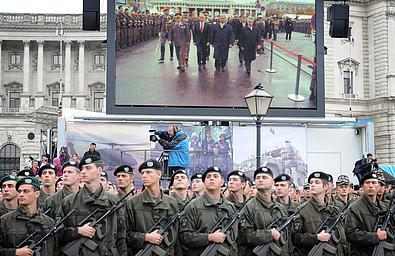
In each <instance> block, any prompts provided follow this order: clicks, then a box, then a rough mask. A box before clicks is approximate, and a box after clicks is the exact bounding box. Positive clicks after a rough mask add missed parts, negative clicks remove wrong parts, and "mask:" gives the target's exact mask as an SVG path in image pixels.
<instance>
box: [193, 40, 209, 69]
mask: <svg viewBox="0 0 395 256" xmlns="http://www.w3.org/2000/svg"><path fill="white" fill-rule="evenodd" d="M196 51H197V62H198V65H199V66H200V65H206V59H207V45H206V44H205V43H201V44H199V45H196Z"/></svg>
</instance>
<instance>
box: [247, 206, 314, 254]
mask: <svg viewBox="0 0 395 256" xmlns="http://www.w3.org/2000/svg"><path fill="white" fill-rule="evenodd" d="M307 203H308V202H305V203H303V204H301V205H299V206H298V207H297V208H296V209H295V212H294V213H292V214H291V215H290V216H289V217H287V218H286V219H283V218H278V219H277V220H275V221H273V223H271V224H270V225H269V226H268V227H267V228H266V229H267V230H271V229H272V228H275V229H276V230H277V231H278V232H282V231H283V230H284V229H285V228H286V227H288V225H289V224H291V223H292V222H293V221H294V220H295V219H296V218H297V215H298V214H299V212H300V210H302V209H303V208H304V207H305V206H306V205H307ZM281 250H282V249H281V248H280V247H278V246H277V245H276V244H275V243H274V242H269V243H267V244H263V245H259V246H256V247H255V248H254V249H253V250H252V252H253V253H255V255H257V256H264V255H266V254H267V253H268V252H269V251H272V252H273V253H274V254H276V255H280V254H281Z"/></svg>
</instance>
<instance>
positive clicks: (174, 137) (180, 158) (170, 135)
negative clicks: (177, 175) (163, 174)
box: [158, 126, 189, 175]
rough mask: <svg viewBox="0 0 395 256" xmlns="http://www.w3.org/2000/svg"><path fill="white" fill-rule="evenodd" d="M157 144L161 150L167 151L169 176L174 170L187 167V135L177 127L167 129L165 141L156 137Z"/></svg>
mask: <svg viewBox="0 0 395 256" xmlns="http://www.w3.org/2000/svg"><path fill="white" fill-rule="evenodd" d="M158 142H159V144H160V145H162V147H163V149H164V150H166V151H169V174H170V175H172V174H173V172H174V171H175V170H179V169H183V170H185V169H187V168H188V167H189V143H188V140H187V135H186V134H185V133H184V132H183V131H181V130H179V129H178V127H177V126H169V127H168V128H167V139H165V138H162V136H159V137H158Z"/></svg>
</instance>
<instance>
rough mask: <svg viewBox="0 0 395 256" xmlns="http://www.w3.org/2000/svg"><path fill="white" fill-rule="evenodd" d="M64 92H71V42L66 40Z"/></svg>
mask: <svg viewBox="0 0 395 256" xmlns="http://www.w3.org/2000/svg"><path fill="white" fill-rule="evenodd" d="M64 70H65V71H64V85H65V88H64V92H65V93H66V94H70V93H71V42H70V41H65V60H64Z"/></svg>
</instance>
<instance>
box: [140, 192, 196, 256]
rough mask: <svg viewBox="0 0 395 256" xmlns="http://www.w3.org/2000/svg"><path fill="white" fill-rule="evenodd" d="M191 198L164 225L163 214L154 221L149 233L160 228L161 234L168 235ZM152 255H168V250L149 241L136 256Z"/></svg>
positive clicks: (159, 232)
mask: <svg viewBox="0 0 395 256" xmlns="http://www.w3.org/2000/svg"><path fill="white" fill-rule="evenodd" d="M191 200H192V199H191ZM191 200H189V201H188V202H187V203H186V204H184V206H183V207H182V208H181V209H180V210H178V212H176V213H175V214H174V215H172V216H171V217H170V218H169V220H168V221H167V222H166V223H165V224H164V225H163V226H161V225H160V223H161V221H162V220H163V219H164V216H162V217H161V218H160V219H159V220H158V221H157V222H155V223H154V225H153V226H152V227H151V228H150V229H149V230H148V232H147V233H151V232H153V231H154V230H158V234H159V235H162V236H166V235H167V233H168V232H169V230H170V228H171V227H172V226H173V224H174V223H175V222H176V221H177V220H178V219H179V218H180V216H181V213H182V212H183V211H184V209H185V206H186V205H187V204H189V202H190V201H191ZM151 255H159V256H164V255H166V251H165V250H163V249H162V248H160V247H159V245H157V244H151V243H148V244H146V245H145V246H144V248H143V249H141V250H140V251H139V252H138V253H137V254H136V256H151Z"/></svg>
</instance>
